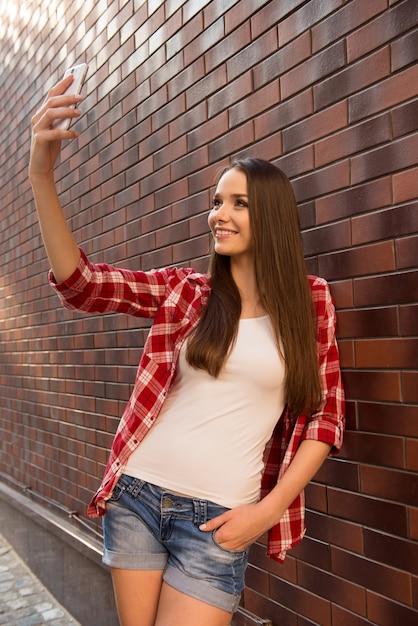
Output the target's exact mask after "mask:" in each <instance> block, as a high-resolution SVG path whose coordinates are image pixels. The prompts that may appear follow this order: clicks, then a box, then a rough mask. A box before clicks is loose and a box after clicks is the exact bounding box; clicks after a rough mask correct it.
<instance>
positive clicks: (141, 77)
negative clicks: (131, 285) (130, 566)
mask: <svg viewBox="0 0 418 626" xmlns="http://www.w3.org/2000/svg"><path fill="white" fill-rule="evenodd" d="M0 6H1V11H2V15H1V19H0V102H1V109H0V110H1V120H2V123H1V125H0V168H1V170H0V171H1V183H0V215H1V229H2V237H1V240H0V259H1V270H0V297H1V309H0V333H1V334H0V342H1V343H0V350H1V356H0V359H1V361H0V362H1V365H0V367H1V370H0V455H1V456H0V472H1V474H0V478H1V480H2V481H4V482H6V483H7V484H9V485H13V486H14V487H15V488H16V489H18V490H20V489H21V488H22V487H29V488H30V490H31V492H32V494H33V497H34V498H35V499H36V498H38V501H39V500H40V499H41V498H43V500H42V501H43V502H45V498H47V499H48V500H50V501H52V504H53V505H54V506H55V507H56V508H58V506H59V507H61V509H62V510H64V511H66V510H71V511H77V512H79V514H80V519H81V521H82V522H84V523H85V517H84V514H85V505H86V502H87V501H88V500H89V498H90V496H91V493H92V491H93V490H95V489H96V487H97V486H98V481H99V477H100V475H101V473H102V471H103V466H104V463H105V461H106V456H107V451H108V448H109V446H110V444H111V440H112V434H113V433H114V431H115V428H116V426H117V423H118V418H119V416H120V415H121V412H122V410H123V407H124V405H125V402H126V400H127V399H128V397H129V391H130V388H131V386H132V383H133V380H134V376H135V371H136V366H137V363H138V359H139V356H140V351H141V347H142V345H143V341H144V337H145V335H146V332H147V324H145V323H142V322H141V321H138V320H132V319H129V318H125V317H122V316H105V317H96V316H92V317H87V316H85V315H82V314H78V313H70V312H68V311H65V310H63V309H61V308H59V305H58V300H57V298H56V296H55V295H54V294H53V293H52V291H51V290H50V288H49V287H48V285H47V281H46V272H47V269H48V264H47V261H46V257H45V253H44V250H43V248H42V245H41V240H40V235H39V230H38V226H37V222H36V218H35V215H34V206H33V202H32V196H31V191H30V187H29V184H28V181H27V164H28V149H29V139H30V130H29V122H30V117H31V115H32V113H33V112H34V111H35V110H36V108H37V107H38V106H39V103H40V102H41V101H42V98H43V97H44V94H45V92H46V90H47V89H48V88H49V87H51V86H52V84H53V83H54V82H55V81H56V80H57V78H58V77H59V76H61V75H62V73H63V71H64V69H65V68H66V66H67V65H68V64H69V63H75V62H78V61H87V62H88V63H89V67H90V69H89V74H88V80H87V84H86V88H85V92H84V93H85V99H84V102H83V103H82V105H81V109H82V111H83V113H84V115H83V117H82V118H81V120H80V121H79V122H77V126H78V130H79V131H80V132H81V135H80V137H79V139H78V141H73V142H71V143H69V144H67V145H65V147H64V149H63V151H62V158H61V165H60V166H59V167H58V169H57V181H58V186H59V189H60V193H61V199H62V202H63V204H64V205H65V210H66V214H67V215H68V218H69V221H70V224H71V227H72V229H73V231H74V234H75V237H76V239H77V241H78V242H79V243H80V244H81V245H82V246H83V247H84V249H85V250H86V252H87V253H88V254H89V255H90V256H91V258H92V259H93V260H96V261H99V260H106V261H107V262H110V263H115V264H119V265H122V266H124V267H130V268H141V269H149V268H151V267H157V266H163V265H168V264H177V265H178V264H187V265H189V264H192V265H194V266H195V267H196V268H197V269H199V270H203V269H205V268H206V259H207V256H206V255H207V249H208V242H209V237H208V233H207V223H206V214H207V210H208V207H209V204H210V197H211V185H212V182H213V177H214V173H215V171H216V170H217V168H218V167H219V166H220V165H222V164H225V163H227V162H228V160H229V158H230V156H236V155H247V154H248V155H256V156H261V157H264V158H266V159H270V160H272V161H274V162H275V163H277V164H278V165H279V166H281V167H282V168H283V169H284V171H285V172H286V173H287V174H288V175H289V176H290V177H291V179H292V181H293V183H294V187H295V190H296V194H297V198H298V201H299V205H300V216H301V223H302V227H303V237H304V245H305V252H306V258H307V265H308V268H309V271H311V272H314V273H318V274H320V275H321V276H324V277H325V278H327V279H328V280H329V282H330V284H331V289H332V292H333V295H334V297H335V301H336V306H337V308H338V313H339V327H338V329H339V330H338V335H339V345H340V349H341V357H342V365H343V368H344V382H345V386H346V391H347V399H348V407H347V408H348V429H347V434H346V439H345V446H344V449H343V452H342V454H341V455H340V457H339V458H337V459H333V460H329V461H327V462H326V464H325V465H324V467H323V469H321V471H320V472H319V474H318V476H317V477H316V479H315V481H314V482H313V483H312V484H311V485H310V486H309V488H308V490H307V501H308V514H307V521H308V534H307V537H306V538H305V539H304V541H303V542H302V543H301V544H300V546H299V547H298V548H297V549H296V550H294V551H293V553H292V554H291V556H289V557H288V559H287V561H286V563H285V564H284V565H282V566H281V565H278V564H274V563H273V562H271V561H269V560H268V559H267V558H266V557H265V552H264V545H263V542H260V544H256V545H255V546H254V548H253V551H252V557H251V565H250V567H249V570H248V576H247V589H246V592H245V595H244V605H245V607H246V608H247V609H249V610H250V611H252V612H253V613H255V614H257V615H259V616H260V617H264V618H270V619H271V620H272V622H273V624H274V625H275V626H283V625H285V626H296V624H298V625H299V626H302V625H303V626H305V625H308V624H320V625H323V626H329V625H331V624H332V625H334V626H335V625H337V626H362V625H365V624H379V625H382V626H398V625H399V624H402V625H403V626H408V625H412V624H413V623H414V624H416V623H417V619H418V611H417V595H418V544H417V540H418V474H417V470H418V461H417V459H418V411H417V402H418V392H417V389H418V375H417V371H418V356H417V355H418V339H417V311H418V307H417V304H416V300H417V297H416V296H417V293H418V283H417V244H418V237H417V225H418V217H417V216H418V212H417V203H416V198H417V195H418V193H417V191H418V185H417V181H418V176H417V174H418V158H417V157H418V154H417V135H416V127H417V119H418V107H417V103H418V100H417V84H418V67H417V65H416V63H415V61H416V53H417V50H418V41H417V28H416V24H417V9H418V4H417V3H416V0H402V1H396V0H367V2H366V1H364V0H348V1H344V0H310V1H308V2H306V1H301V0H271V1H270V2H267V1H265V0H241V1H240V2H237V1H236V0H222V1H221V0H212V1H208V0H188V1H185V0H167V1H166V2H162V1H161V0H148V1H144V0H128V1H124V0H107V1H106V0H99V1H98V2H95V1H93V0H84V1H83V2H70V1H66V2H64V1H60V0H49V1H48V2H47V1H46V0H39V1H38V2H29V0H27V1H25V0H22V2H20V3H19V4H16V3H15V5H13V4H10V3H5V2H4V3H1V5H0ZM15 7H16V8H15ZM88 525H89V528H91V532H93V531H94V530H97V528H96V527H95V525H94V523H92V522H88ZM76 527H77V526H76Z"/></svg>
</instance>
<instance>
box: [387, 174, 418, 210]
mask: <svg viewBox="0 0 418 626" xmlns="http://www.w3.org/2000/svg"><path fill="white" fill-rule="evenodd" d="M417 197H418V167H415V168H412V169H410V170H405V171H403V172H399V173H398V174H395V175H394V176H393V201H394V202H405V201H406V200H413V199H415V198H417Z"/></svg>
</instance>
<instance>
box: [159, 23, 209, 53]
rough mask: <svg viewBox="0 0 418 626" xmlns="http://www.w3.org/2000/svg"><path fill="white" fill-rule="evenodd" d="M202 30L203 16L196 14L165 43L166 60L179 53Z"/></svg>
mask: <svg viewBox="0 0 418 626" xmlns="http://www.w3.org/2000/svg"><path fill="white" fill-rule="evenodd" d="M202 30H203V14H202V13H198V14H197V15H195V16H194V17H193V18H192V19H191V20H190V21H189V22H187V24H184V26H183V28H182V29H181V30H179V31H178V33H176V34H175V35H173V36H172V37H171V38H170V39H169V41H167V42H166V49H167V59H170V58H171V57H173V56H174V55H175V54H178V53H179V52H181V51H182V50H183V49H184V48H186V46H187V45H188V44H189V43H190V42H191V41H193V39H195V37H198V36H199V35H200V33H201V32H202Z"/></svg>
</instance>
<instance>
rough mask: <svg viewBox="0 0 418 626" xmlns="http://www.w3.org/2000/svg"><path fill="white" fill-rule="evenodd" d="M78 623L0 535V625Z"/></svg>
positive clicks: (64, 625)
mask: <svg viewBox="0 0 418 626" xmlns="http://www.w3.org/2000/svg"><path fill="white" fill-rule="evenodd" d="M42 624H48V626H81V624H80V623H79V622H77V621H76V620H75V619H74V618H73V617H72V616H71V615H70V614H69V613H68V611H66V610H65V609H64V607H62V606H61V605H60V604H59V602H58V601H57V600H56V599H55V598H54V597H53V596H52V595H51V594H50V593H49V591H48V590H47V589H46V588H45V587H44V586H43V585H42V583H41V581H40V580H39V579H38V578H37V577H36V576H35V575H34V574H33V572H32V571H31V570H30V569H29V568H28V567H27V566H26V565H25V563H24V562H23V561H22V559H21V558H20V557H19V555H18V554H17V553H16V552H15V550H13V548H12V546H11V545H10V544H9V543H8V542H7V541H6V539H5V538H4V537H3V536H2V535H1V534H0V625H1V626H3V625H4V626H38V625H42Z"/></svg>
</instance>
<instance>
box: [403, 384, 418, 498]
mask: <svg viewBox="0 0 418 626" xmlns="http://www.w3.org/2000/svg"><path fill="white" fill-rule="evenodd" d="M402 389H403V398H404V401H405V402H412V403H414V404H416V403H417V402H418V372H402ZM412 504H414V503H412Z"/></svg>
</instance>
